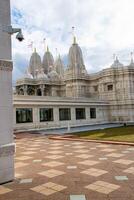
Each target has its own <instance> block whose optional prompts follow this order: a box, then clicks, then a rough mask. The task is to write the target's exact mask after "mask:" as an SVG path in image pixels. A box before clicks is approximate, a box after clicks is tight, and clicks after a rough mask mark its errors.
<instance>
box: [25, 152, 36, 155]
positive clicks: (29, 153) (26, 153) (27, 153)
mask: <svg viewBox="0 0 134 200" xmlns="http://www.w3.org/2000/svg"><path fill="white" fill-rule="evenodd" d="M35 153H36V152H35V151H26V152H22V154H24V155H31V154H35Z"/></svg>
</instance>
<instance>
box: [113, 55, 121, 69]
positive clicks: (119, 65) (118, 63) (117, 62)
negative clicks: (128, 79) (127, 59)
mask: <svg viewBox="0 0 134 200" xmlns="http://www.w3.org/2000/svg"><path fill="white" fill-rule="evenodd" d="M111 67H123V64H122V63H120V62H119V59H118V57H117V56H116V59H115V61H114V63H113V64H112V65H111Z"/></svg>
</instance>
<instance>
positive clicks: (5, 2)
mask: <svg viewBox="0 0 134 200" xmlns="http://www.w3.org/2000/svg"><path fill="white" fill-rule="evenodd" d="M10 24H11V23H10V0H0V184H1V183H5V182H8V181H11V180H13V179H14V151H15V145H14V143H13V106H12V69H13V64H12V61H11V36H10V35H9V34H8V33H6V32H3V31H2V29H3V27H7V26H9V25H10Z"/></svg>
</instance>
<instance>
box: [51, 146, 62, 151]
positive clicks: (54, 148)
mask: <svg viewBox="0 0 134 200" xmlns="http://www.w3.org/2000/svg"><path fill="white" fill-rule="evenodd" d="M50 149H52V150H57V149H62V147H51V148H50Z"/></svg>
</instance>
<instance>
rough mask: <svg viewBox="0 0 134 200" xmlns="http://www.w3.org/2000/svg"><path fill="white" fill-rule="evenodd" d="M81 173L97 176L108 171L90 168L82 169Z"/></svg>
mask: <svg viewBox="0 0 134 200" xmlns="http://www.w3.org/2000/svg"><path fill="white" fill-rule="evenodd" d="M81 173H82V174H87V175H91V176H95V177H98V176H101V175H103V174H106V173H108V172H107V171H105V170H102V169H96V168H90V169H87V170H85V171H82V172H81Z"/></svg>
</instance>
